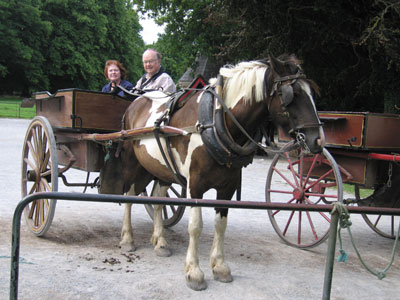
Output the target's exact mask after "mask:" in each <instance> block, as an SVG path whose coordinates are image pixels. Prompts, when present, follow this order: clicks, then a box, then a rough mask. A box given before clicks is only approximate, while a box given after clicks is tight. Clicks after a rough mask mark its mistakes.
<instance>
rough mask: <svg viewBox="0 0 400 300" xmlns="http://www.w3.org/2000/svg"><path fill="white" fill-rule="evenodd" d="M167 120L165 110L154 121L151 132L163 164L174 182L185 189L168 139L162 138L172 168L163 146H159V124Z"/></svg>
mask: <svg viewBox="0 0 400 300" xmlns="http://www.w3.org/2000/svg"><path fill="white" fill-rule="evenodd" d="M168 120H169V116H168V111H167V110H166V111H165V112H164V113H163V115H162V116H161V117H160V118H158V119H157V120H156V122H155V123H154V131H153V132H154V137H155V139H156V141H157V145H158V148H159V149H160V152H161V155H162V157H163V159H164V161H165V164H166V165H167V167H168V169H169V170H170V171H171V173H172V176H173V177H174V179H175V180H176V182H177V183H179V184H180V185H181V186H182V187H186V185H187V182H186V178H185V177H183V176H182V174H180V173H179V170H178V166H177V165H176V162H175V159H174V157H173V155H172V150H171V143H170V141H169V138H168V137H164V138H165V144H166V147H167V151H168V156H169V158H170V160H171V163H172V166H171V164H170V163H169V160H168V158H167V155H166V153H165V151H164V148H163V146H162V144H161V140H160V124H161V122H165V121H168Z"/></svg>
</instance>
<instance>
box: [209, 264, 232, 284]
mask: <svg viewBox="0 0 400 300" xmlns="http://www.w3.org/2000/svg"><path fill="white" fill-rule="evenodd" d="M212 271H213V275H214V280H217V281H220V282H231V281H233V278H232V275H231V270H230V268H229V267H228V266H227V265H225V264H223V265H220V266H218V267H217V266H216V267H214V268H213V270H212Z"/></svg>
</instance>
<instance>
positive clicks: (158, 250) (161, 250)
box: [154, 247, 172, 257]
mask: <svg viewBox="0 0 400 300" xmlns="http://www.w3.org/2000/svg"><path fill="white" fill-rule="evenodd" d="M154 251H156V255H157V256H160V257H169V256H171V254H172V252H171V250H169V249H168V248H164V247H159V248H155V249H154Z"/></svg>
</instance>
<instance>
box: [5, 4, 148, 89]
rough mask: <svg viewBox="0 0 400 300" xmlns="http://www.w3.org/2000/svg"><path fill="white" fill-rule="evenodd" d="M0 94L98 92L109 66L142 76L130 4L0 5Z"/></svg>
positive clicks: (131, 76) (141, 45)
mask: <svg viewBox="0 0 400 300" xmlns="http://www.w3.org/2000/svg"><path fill="white" fill-rule="evenodd" d="M0 19H1V20H2V21H1V24H0V47H1V49H2V51H1V52H0V80H1V82H2V84H1V86H0V94H13V93H17V94H21V95H24V96H28V95H30V94H31V93H32V92H33V91H43V90H49V91H51V92H55V90H57V89H61V88H72V87H74V88H84V89H93V90H99V89H101V87H102V86H103V85H104V84H105V83H106V80H105V78H104V75H103V69H104V63H105V61H106V60H108V59H117V60H119V61H121V62H122V63H123V64H124V66H125V67H126V69H127V71H128V80H129V79H130V80H132V81H134V80H137V79H138V78H139V76H140V75H141V73H142V72H143V66H142V64H141V53H142V51H143V48H144V43H143V40H142V38H141V37H140V34H139V32H140V29H141V26H140V24H139V20H138V16H137V14H136V12H135V11H134V10H133V7H132V4H131V1H129V0H114V1H108V0H43V1H39V0H19V1H15V0H11V1H9V0H0Z"/></svg>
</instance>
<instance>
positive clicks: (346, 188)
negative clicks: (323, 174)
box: [343, 184, 374, 199]
mask: <svg viewBox="0 0 400 300" xmlns="http://www.w3.org/2000/svg"><path fill="white" fill-rule="evenodd" d="M343 192H344V193H349V194H352V195H354V197H355V191H354V185H352V184H343ZM373 192H374V190H373V189H363V188H360V198H361V199H364V198H367V197H368V196H370V195H371V194H372V193H373Z"/></svg>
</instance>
